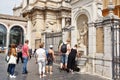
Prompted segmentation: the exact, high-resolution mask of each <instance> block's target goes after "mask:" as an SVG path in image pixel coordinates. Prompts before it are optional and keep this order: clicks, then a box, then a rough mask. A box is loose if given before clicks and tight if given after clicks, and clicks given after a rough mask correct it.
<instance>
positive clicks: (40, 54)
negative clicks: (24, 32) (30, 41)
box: [36, 43, 46, 78]
mask: <svg viewBox="0 0 120 80" xmlns="http://www.w3.org/2000/svg"><path fill="white" fill-rule="evenodd" d="M43 45H44V43H40V45H39V48H38V49H37V50H36V57H37V63H38V65H39V74H40V78H41V77H44V76H46V75H45V62H46V53H45V49H44V48H43ZM42 72H43V74H42Z"/></svg>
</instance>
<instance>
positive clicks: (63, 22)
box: [62, 17, 67, 42]
mask: <svg viewBox="0 0 120 80" xmlns="http://www.w3.org/2000/svg"><path fill="white" fill-rule="evenodd" d="M64 27H65V17H63V18H62V28H64ZM62 34H63V37H62V38H63V39H62V40H63V42H65V41H66V39H67V37H66V32H64V31H63V33H62Z"/></svg>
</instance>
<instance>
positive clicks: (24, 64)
mask: <svg viewBox="0 0 120 80" xmlns="http://www.w3.org/2000/svg"><path fill="white" fill-rule="evenodd" d="M27 63H28V57H23V71H22V73H27Z"/></svg>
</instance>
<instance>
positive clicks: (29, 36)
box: [26, 19, 32, 48]
mask: <svg viewBox="0 0 120 80" xmlns="http://www.w3.org/2000/svg"><path fill="white" fill-rule="evenodd" d="M31 24H32V23H31V20H30V19H28V22H27V32H26V33H27V34H26V39H28V40H29V47H30V48H31V26H32V25H31Z"/></svg>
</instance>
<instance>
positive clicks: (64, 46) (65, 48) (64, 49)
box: [61, 43, 67, 53]
mask: <svg viewBox="0 0 120 80" xmlns="http://www.w3.org/2000/svg"><path fill="white" fill-rule="evenodd" d="M61 52H62V53H66V52H67V44H65V43H63V44H62V46H61Z"/></svg>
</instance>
